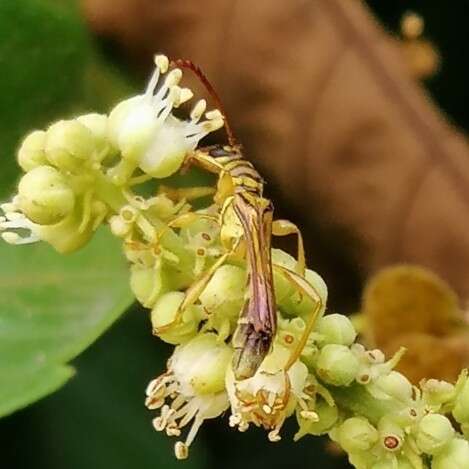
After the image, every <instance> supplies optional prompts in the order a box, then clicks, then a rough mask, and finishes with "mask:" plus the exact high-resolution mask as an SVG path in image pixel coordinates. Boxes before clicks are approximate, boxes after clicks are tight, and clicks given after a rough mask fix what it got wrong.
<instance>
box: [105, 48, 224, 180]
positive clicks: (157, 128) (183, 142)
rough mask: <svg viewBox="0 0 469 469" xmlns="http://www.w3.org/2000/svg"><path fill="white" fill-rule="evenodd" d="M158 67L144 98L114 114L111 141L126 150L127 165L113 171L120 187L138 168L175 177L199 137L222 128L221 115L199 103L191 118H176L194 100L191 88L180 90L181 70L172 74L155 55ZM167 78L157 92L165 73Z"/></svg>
mask: <svg viewBox="0 0 469 469" xmlns="http://www.w3.org/2000/svg"><path fill="white" fill-rule="evenodd" d="M155 65H156V69H155V72H154V73H153V76H152V77H151V79H150V82H149V84H148V87H147V89H146V91H145V93H144V94H142V95H138V96H134V97H133V98H130V99H127V100H125V101H123V102H121V103H119V104H118V105H117V106H116V107H115V108H114V109H113V110H112V112H111V114H110V116H109V137H110V140H111V143H112V144H113V145H115V146H116V147H117V148H118V149H119V150H120V152H121V154H122V157H123V161H121V162H120V163H119V165H118V166H117V167H115V168H113V170H112V171H111V175H112V176H113V178H114V179H115V181H116V182H117V183H124V182H125V181H126V180H127V179H128V178H129V177H130V176H131V175H132V173H133V171H134V170H135V169H136V167H139V168H140V169H141V170H142V171H143V172H144V173H146V174H148V175H150V176H153V177H156V178H163V177H167V176H170V175H171V174H173V173H175V172H176V171H177V170H178V169H179V168H180V166H181V164H182V163H183V160H184V157H185V156H186V154H187V153H188V152H189V151H191V150H193V149H195V147H196V146H197V144H198V142H199V141H200V139H202V138H203V137H205V135H207V134H208V133H210V132H213V131H214V130H217V129H219V128H220V127H222V126H223V118H222V115H221V114H220V112H219V111H217V110H215V111H211V112H207V113H206V114H205V116H206V118H207V119H208V120H206V121H203V122H200V119H201V117H202V115H203V114H204V112H205V107H206V103H205V101H204V100H200V101H199V102H198V103H197V104H196V105H195V107H194V108H193V110H192V113H191V118H190V120H188V121H186V120H180V119H178V118H176V117H174V116H173V115H172V111H173V109H174V108H177V107H178V106H180V105H181V104H182V103H184V102H186V101H188V100H189V99H191V98H192V96H193V94H192V92H191V91H190V90H189V89H188V88H180V87H179V86H178V83H179V81H180V80H181V78H182V72H181V70H180V69H179V68H175V69H173V70H171V71H169V72H168V66H169V63H168V59H167V57H165V56H161V55H160V56H156V57H155ZM164 74H166V77H165V79H164V81H163V83H162V84H160V86H159V88H158V84H159V82H160V75H164Z"/></svg>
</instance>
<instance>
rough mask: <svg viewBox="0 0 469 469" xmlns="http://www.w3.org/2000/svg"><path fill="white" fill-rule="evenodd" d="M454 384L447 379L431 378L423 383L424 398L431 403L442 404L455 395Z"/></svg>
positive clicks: (433, 404) (434, 404)
mask: <svg viewBox="0 0 469 469" xmlns="http://www.w3.org/2000/svg"><path fill="white" fill-rule="evenodd" d="M454 391H455V388H454V385H453V384H451V383H448V382H446V381H439V380H437V379H429V380H427V381H425V382H424V383H423V384H422V392H423V399H424V400H425V402H427V403H428V404H429V405H432V406H440V405H442V404H445V403H446V402H449V401H450V400H451V399H452V398H453V396H454Z"/></svg>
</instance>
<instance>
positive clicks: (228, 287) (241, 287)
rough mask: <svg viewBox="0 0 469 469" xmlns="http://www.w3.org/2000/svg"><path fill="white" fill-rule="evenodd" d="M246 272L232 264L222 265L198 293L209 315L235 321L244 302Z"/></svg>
mask: <svg viewBox="0 0 469 469" xmlns="http://www.w3.org/2000/svg"><path fill="white" fill-rule="evenodd" d="M245 286H246V272H245V271H244V269H241V268H240V267H236V266H234V265H223V266H222V267H220V268H219V269H218V270H217V271H216V272H215V274H214V275H213V277H212V278H211V280H210V282H209V283H208V285H207V286H206V287H205V290H204V291H203V292H202V294H201V295H200V302H201V303H202V305H203V306H204V308H205V310H206V311H207V312H208V314H210V315H217V316H220V317H221V318H227V319H230V320H232V321H233V320H234V321H236V320H237V318H238V317H239V313H240V311H241V308H242V306H243V303H244V293H245Z"/></svg>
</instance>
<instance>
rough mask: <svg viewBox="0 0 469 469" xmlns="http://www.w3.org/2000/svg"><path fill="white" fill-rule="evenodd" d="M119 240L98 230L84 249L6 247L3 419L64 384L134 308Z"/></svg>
mask: <svg viewBox="0 0 469 469" xmlns="http://www.w3.org/2000/svg"><path fill="white" fill-rule="evenodd" d="M119 253H120V246H119V243H118V241H117V240H115V239H113V238H111V235H110V234H109V233H108V232H107V231H104V230H102V231H99V232H98V233H97V234H96V236H95V239H94V240H93V241H92V242H91V243H90V244H89V245H88V246H87V247H85V248H84V249H83V250H82V251H79V252H77V253H74V254H71V255H69V256H61V255H59V254H57V253H56V252H54V251H53V250H52V249H51V248H49V247H48V246H45V245H40V244H37V245H31V246H18V247H12V246H8V245H5V244H2V245H0V259H1V263H0V416H2V415H6V414H9V413H11V412H13V411H15V410H17V409H19V408H21V407H24V406H26V405H28V404H30V403H32V402H34V401H36V400H38V399H39V398H41V397H43V396H45V395H47V394H49V393H51V392H53V391H54V390H56V389H57V388H59V387H60V386H61V385H63V384H64V383H65V382H66V381H67V380H68V379H69V378H70V377H71V375H72V374H73V370H72V369H71V368H70V367H68V366H65V364H66V363H67V362H68V361H69V360H71V359H72V358H74V357H75V356H76V355H77V354H79V353H80V352H82V351H83V350H84V349H86V348H87V347H88V346H89V345H90V344H91V343H93V342H94V341H95V340H96V338H97V337H99V336H100V335H101V334H102V333H103V332H104V331H105V330H106V329H107V328H108V327H109V326H110V325H111V324H112V323H113V322H114V321H115V320H116V318H118V317H119V316H120V315H121V314H122V313H123V312H124V311H125V310H126V308H127V307H128V306H129V305H130V304H131V302H132V295H131V292H130V289H129V287H128V269H127V267H126V265H125V262H124V259H123V256H121V255H120V254H119Z"/></svg>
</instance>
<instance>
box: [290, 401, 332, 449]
mask: <svg viewBox="0 0 469 469" xmlns="http://www.w3.org/2000/svg"><path fill="white" fill-rule="evenodd" d="M338 418H339V411H338V409H337V406H335V405H332V406H331V405H329V404H327V402H326V401H325V400H324V399H318V400H317V402H316V405H315V406H314V410H312V411H304V410H302V409H300V408H297V410H296V419H297V421H298V426H299V427H300V428H299V430H298V432H297V433H296V435H295V437H294V440H295V441H298V440H299V439H300V438H302V437H303V436H305V435H316V436H319V435H324V434H325V433H327V432H328V431H329V430H330V429H331V428H332V427H333V426H334V425H335V424H336V422H337V420H338Z"/></svg>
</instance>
